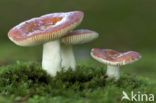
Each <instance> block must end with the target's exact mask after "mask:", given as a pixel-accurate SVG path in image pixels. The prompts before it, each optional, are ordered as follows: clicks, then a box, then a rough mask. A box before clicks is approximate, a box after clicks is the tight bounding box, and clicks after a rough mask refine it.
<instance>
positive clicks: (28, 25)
mask: <svg viewBox="0 0 156 103" xmlns="http://www.w3.org/2000/svg"><path fill="white" fill-rule="evenodd" d="M82 19H83V12H81V11H72V12H60V13H51V14H46V15H43V16H41V17H36V18H32V19H30V20H27V21H24V22H22V23H20V24H19V25H17V26H15V27H13V28H12V29H11V30H10V31H9V32H8V37H9V39H10V40H11V41H13V42H14V43H15V44H17V45H20V46H32V45H37V44H42V43H45V42H48V41H52V40H56V39H59V38H61V37H63V36H64V35H66V34H67V33H68V32H69V31H71V30H73V29H74V28H75V27H77V26H78V25H79V24H80V23H81V21H82Z"/></svg>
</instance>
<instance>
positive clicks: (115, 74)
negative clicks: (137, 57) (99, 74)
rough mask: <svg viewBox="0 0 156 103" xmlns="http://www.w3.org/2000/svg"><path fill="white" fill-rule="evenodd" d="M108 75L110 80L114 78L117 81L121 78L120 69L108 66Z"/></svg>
mask: <svg viewBox="0 0 156 103" xmlns="http://www.w3.org/2000/svg"><path fill="white" fill-rule="evenodd" d="M106 75H107V76H108V78H114V79H115V80H116V81H117V80H119V78H120V67H119V66H117V65H107V72H106Z"/></svg>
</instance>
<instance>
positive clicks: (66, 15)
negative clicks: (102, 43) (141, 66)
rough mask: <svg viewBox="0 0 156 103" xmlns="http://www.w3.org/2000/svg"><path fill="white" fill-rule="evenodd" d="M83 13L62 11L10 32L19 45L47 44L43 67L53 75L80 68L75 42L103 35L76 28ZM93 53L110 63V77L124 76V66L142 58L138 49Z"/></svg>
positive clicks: (11, 38)
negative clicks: (136, 50)
mask: <svg viewBox="0 0 156 103" xmlns="http://www.w3.org/2000/svg"><path fill="white" fill-rule="evenodd" d="M83 16H84V14H83V12H81V11H72V12H60V13H51V14H46V15H43V16H41V17H36V18H32V19H30V20H27V21H24V22H22V23H20V24H19V25H17V26H15V27H13V28H12V29H11V30H10V31H9V32H8V37H9V39H10V40H11V41H12V42H14V43H15V44H17V45H19V46H35V45H39V44H43V57H42V68H43V69H44V70H45V71H47V73H48V74H50V75H51V76H55V75H56V73H57V72H59V71H61V69H62V68H64V70H68V69H69V68H71V69H72V70H76V60H75V56H74V53H73V50H72V46H73V45H77V44H84V43H88V42H90V41H92V40H94V39H96V38H98V36H99V34H98V33H97V32H95V31H91V30H87V29H80V30H73V29H75V28H76V27H77V26H78V25H79V24H80V23H81V21H82V20H83ZM91 56H92V57H93V58H94V59H95V60H97V61H99V62H101V63H103V64H106V65H107V72H106V75H107V76H108V78H115V80H119V78H120V66H122V65H126V64H129V63H132V62H134V61H136V60H138V59H140V58H141V55H140V54H139V53H137V52H134V51H129V52H125V53H121V52H117V51H115V50H112V49H102V50H101V49H97V48H94V49H92V50H91Z"/></svg>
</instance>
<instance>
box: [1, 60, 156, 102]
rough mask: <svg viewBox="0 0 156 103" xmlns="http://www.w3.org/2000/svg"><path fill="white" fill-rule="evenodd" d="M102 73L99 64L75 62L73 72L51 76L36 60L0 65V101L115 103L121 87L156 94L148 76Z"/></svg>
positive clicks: (118, 100) (117, 100) (120, 94)
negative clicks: (111, 77) (113, 76)
mask: <svg viewBox="0 0 156 103" xmlns="http://www.w3.org/2000/svg"><path fill="white" fill-rule="evenodd" d="M104 74H105V70H104V69H103V67H102V66H100V67H98V66H97V67H94V66H87V65H78V66H77V71H76V72H73V71H71V70H69V71H67V72H60V73H58V74H57V76H56V77H55V78H51V77H50V76H49V75H47V73H46V72H45V71H43V70H42V69H41V66H40V64H39V63H36V62H35V63H32V62H24V63H21V62H19V61H18V62H17V63H16V64H14V65H8V66H5V67H0V103H1V102H2V103H4V102H5V103H12V102H22V101H25V102H26V103H54V102H55V103H69V102H70V103H71V102H72V103H73V102H74V103H94V102H95V101H96V102H98V103H104V102H105V103H118V102H120V101H121V96H122V91H123V90H124V91H127V93H130V91H132V90H133V91H134V92H137V91H141V92H142V93H153V94H156V88H154V87H155V84H154V83H151V82H152V81H150V80H148V79H145V78H141V77H134V76H131V75H125V74H123V73H121V79H120V80H119V81H118V82H113V80H109V81H106V80H105V77H104ZM25 98H26V99H25ZM23 99H24V100H23Z"/></svg>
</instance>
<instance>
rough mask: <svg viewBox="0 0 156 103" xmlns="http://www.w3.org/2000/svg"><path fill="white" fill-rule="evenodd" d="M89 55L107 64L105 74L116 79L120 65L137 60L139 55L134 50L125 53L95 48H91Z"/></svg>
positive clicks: (117, 78) (118, 75)
mask: <svg viewBox="0 0 156 103" xmlns="http://www.w3.org/2000/svg"><path fill="white" fill-rule="evenodd" d="M91 56H92V57H93V58H94V59H95V60H97V61H99V62H101V63H103V64H106V65H107V72H106V75H107V76H108V78H114V79H115V80H116V81H117V80H119V78H120V66H122V65H126V64H129V63H132V62H135V61H137V60H138V59H140V58H141V55H140V54H139V53H137V52H134V51H128V52H125V53H121V52H117V51H115V50H112V49H97V48H94V49H92V50H91Z"/></svg>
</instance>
